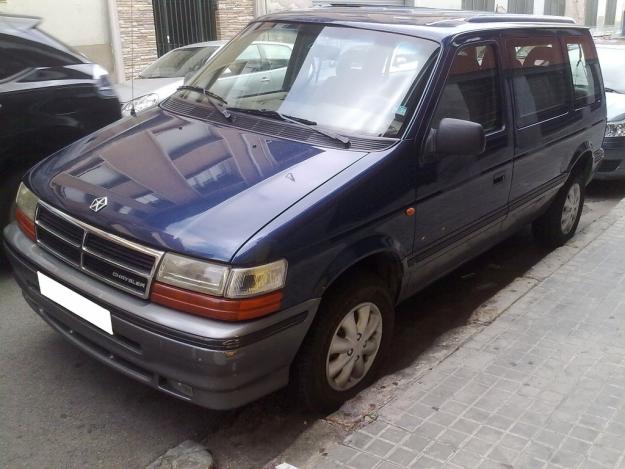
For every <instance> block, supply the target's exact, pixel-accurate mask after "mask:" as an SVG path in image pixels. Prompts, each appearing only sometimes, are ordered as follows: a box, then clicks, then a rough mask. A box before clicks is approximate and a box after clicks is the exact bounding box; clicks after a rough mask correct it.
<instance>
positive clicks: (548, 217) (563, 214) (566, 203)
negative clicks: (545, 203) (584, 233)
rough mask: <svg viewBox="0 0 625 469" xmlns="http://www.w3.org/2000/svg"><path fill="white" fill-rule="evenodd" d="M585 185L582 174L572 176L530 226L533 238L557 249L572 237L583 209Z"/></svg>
mask: <svg viewBox="0 0 625 469" xmlns="http://www.w3.org/2000/svg"><path fill="white" fill-rule="evenodd" d="M585 192H586V185H585V184H584V177H583V175H582V174H577V175H573V176H571V177H570V178H569V180H568V181H567V182H566V184H565V185H564V186H563V187H562V189H560V191H559V192H558V194H557V195H556V198H555V199H554V201H553V203H552V204H551V206H550V207H549V210H547V211H546V212H545V213H544V214H543V215H541V216H540V218H538V219H537V220H536V221H535V222H534V224H533V225H532V228H533V231H534V236H535V237H536V238H537V239H538V241H540V242H541V244H544V245H545V246H547V247H549V248H557V247H559V246H562V245H563V244H564V243H566V242H567V241H568V240H569V239H571V238H572V237H573V235H574V234H575V231H576V230H577V225H579V220H580V218H581V216H582V209H583V207H584V197H585Z"/></svg>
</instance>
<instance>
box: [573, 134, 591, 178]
mask: <svg viewBox="0 0 625 469" xmlns="http://www.w3.org/2000/svg"><path fill="white" fill-rule="evenodd" d="M593 162H594V157H593V150H592V146H591V144H590V142H584V143H582V144H581V145H580V146H579V147H578V148H577V150H576V151H575V153H574V154H573V156H572V157H571V160H570V161H569V165H568V168H567V172H568V173H569V174H571V175H577V174H579V173H580V172H581V173H582V174H584V181H585V182H586V184H588V183H589V182H590V180H591V178H592V168H593Z"/></svg>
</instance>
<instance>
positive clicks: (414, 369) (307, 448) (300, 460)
mask: <svg viewBox="0 0 625 469" xmlns="http://www.w3.org/2000/svg"><path fill="white" fill-rule="evenodd" d="M622 217H625V199H623V200H622V201H620V202H619V203H618V204H617V205H616V206H615V207H614V208H612V209H611V210H610V211H609V212H608V213H607V214H606V215H605V216H603V217H602V218H600V219H599V220H596V221H594V222H592V223H591V224H590V225H589V226H587V227H586V228H585V229H583V230H582V231H580V232H578V233H577V234H576V236H575V237H574V238H573V239H572V240H571V241H569V243H567V244H566V245H564V246H562V247H560V248H558V249H556V250H554V251H552V252H551V253H549V254H547V255H546V256H545V257H544V258H543V259H541V260H540V261H539V262H538V263H536V264H535V265H534V266H532V268H530V269H529V270H528V271H527V272H525V273H524V274H523V275H522V276H520V277H517V278H516V279H514V280H513V281H512V282H511V283H509V284H508V285H507V286H505V287H504V288H502V289H501V290H499V291H498V292H497V293H496V294H495V295H494V296H493V297H491V298H490V299H488V300H486V301H485V302H484V303H482V304H481V305H480V306H478V307H477V308H476V309H475V310H474V311H473V313H472V314H471V316H470V317H469V319H468V321H467V323H466V325H464V326H461V327H459V328H456V329H452V330H450V331H447V332H445V333H444V334H442V335H441V336H440V337H439V338H438V339H437V341H436V342H435V343H434V344H433V345H432V346H431V347H430V348H429V349H428V350H427V351H426V352H425V353H424V354H423V355H422V356H420V357H419V358H418V359H417V360H416V361H415V362H414V363H413V364H412V365H411V366H410V367H408V368H405V369H403V370H400V371H398V372H395V373H393V374H390V375H386V376H384V377H382V378H380V379H379V380H378V381H377V382H375V383H374V384H373V385H371V386H370V387H369V388H367V389H365V390H364V391H362V392H361V393H360V394H358V395H357V396H356V397H354V398H353V399H351V400H350V401H348V402H346V403H345V404H344V405H343V406H342V407H341V408H340V409H339V410H337V411H336V412H334V413H333V414H330V415H329V416H327V417H325V418H324V419H320V420H318V421H317V422H315V423H314V424H313V425H311V427H310V428H309V429H308V430H307V431H306V432H304V433H303V434H302V435H300V436H299V437H298V439H296V440H295V441H294V442H293V444H292V445H291V446H290V447H289V448H287V449H286V450H285V451H284V452H283V453H282V454H280V455H279V456H277V457H276V458H274V460H273V461H271V462H270V463H269V464H267V465H265V468H266V469H269V468H275V467H277V465H278V464H279V463H286V461H289V463H290V464H289V463H287V464H289V466H290V465H292V464H295V465H296V466H297V467H300V468H301V469H304V468H308V467H311V468H312V467H315V464H314V461H312V460H313V459H315V458H314V456H317V455H319V454H323V453H326V452H327V449H328V448H329V447H331V446H334V445H336V444H340V443H341V441H343V440H344V439H345V437H347V435H348V434H349V433H351V432H353V431H355V430H357V429H358V428H360V427H362V426H364V425H366V424H368V423H370V422H371V421H374V420H376V419H377V414H378V411H379V410H380V409H381V408H382V407H384V406H386V405H387V404H389V403H390V402H392V401H393V400H395V399H396V398H397V397H398V396H399V395H400V394H402V391H404V390H407V389H408V388H409V387H410V386H411V385H413V384H414V383H415V382H417V381H419V380H420V379H422V378H423V377H424V376H425V375H426V374H428V373H429V372H430V371H432V370H433V369H434V368H435V367H437V366H438V365H440V364H441V363H442V362H444V361H445V360H446V359H447V358H449V357H451V356H452V355H453V354H454V353H455V352H456V351H458V350H459V349H460V348H461V347H463V346H466V345H467V344H468V343H469V342H470V341H471V340H472V339H473V338H474V337H475V336H476V335H478V334H480V333H481V332H482V331H483V330H484V329H485V328H486V327H487V326H488V325H490V324H491V323H492V322H493V321H495V320H496V319H497V318H498V317H499V316H501V315H502V314H503V313H504V312H505V311H506V310H508V309H509V308H510V307H511V306H512V305H514V304H515V303H516V302H517V301H519V300H520V299H521V298H523V297H524V296H525V295H527V294H528V293H529V292H530V291H531V290H533V289H534V288H535V287H536V286H537V285H540V284H541V283H542V282H543V281H544V280H546V279H547V278H549V277H550V276H551V275H553V273H554V272H556V271H557V270H558V269H560V268H561V267H563V266H564V265H566V264H567V263H568V262H570V261H571V260H572V259H573V258H574V257H575V256H576V255H577V254H578V253H580V252H581V251H583V250H584V249H585V248H586V247H587V246H588V245H589V244H591V243H592V242H593V241H594V240H595V239H597V238H598V237H600V236H601V235H602V234H603V233H604V232H605V231H606V230H607V229H608V228H609V227H610V226H612V225H613V224H614V223H615V221H617V220H619V219H620V218H622ZM311 463H312V465H311ZM287 467H288V466H287ZM291 467H294V466H291Z"/></svg>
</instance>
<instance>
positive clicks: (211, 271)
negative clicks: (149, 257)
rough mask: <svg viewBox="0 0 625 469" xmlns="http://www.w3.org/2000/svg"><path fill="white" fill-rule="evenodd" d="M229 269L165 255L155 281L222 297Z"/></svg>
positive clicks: (182, 257) (173, 255)
mask: <svg viewBox="0 0 625 469" xmlns="http://www.w3.org/2000/svg"><path fill="white" fill-rule="evenodd" d="M229 272H230V268H229V267H226V266H223V265H219V264H213V263H209V262H204V261H199V260H195V259H191V258H189V257H185V256H179V255H178V254H172V253H167V254H165V256H164V257H163V261H162V262H161V265H160V267H159V269H158V274H157V276H156V280H157V281H159V282H163V283H167V284H169V285H173V286H174V287H180V288H184V289H186V290H192V291H196V292H199V293H206V294H209V295H215V296H222V295H223V293H224V288H225V286H226V279H227V278H228V274H229Z"/></svg>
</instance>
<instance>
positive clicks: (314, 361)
mask: <svg viewBox="0 0 625 469" xmlns="http://www.w3.org/2000/svg"><path fill="white" fill-rule="evenodd" d="M394 314H395V313H394V311H393V305H392V302H391V300H390V297H389V295H388V291H387V289H386V288H385V286H384V282H383V281H382V279H380V278H378V277H376V276H373V275H357V276H352V277H350V279H349V280H347V281H342V282H341V283H340V284H338V285H336V286H335V287H334V288H333V289H332V291H331V292H329V294H328V296H327V297H326V298H324V299H323V301H322V304H321V306H320V308H319V311H318V312H317V317H316V318H315V321H314V322H313V324H312V326H311V330H310V331H309V334H308V336H307V337H306V339H305V341H304V344H303V345H302V348H301V350H300V352H299V354H298V356H297V359H296V361H295V363H294V366H293V382H294V384H295V386H296V387H297V392H298V394H299V396H300V397H301V398H302V399H303V401H304V404H305V405H306V406H307V407H308V408H310V409H312V410H315V411H319V412H331V411H333V410H335V409H336V408H337V407H338V406H340V405H341V403H343V402H344V401H346V400H348V399H350V398H351V397H353V396H354V395H356V394H357V393H358V392H359V391H361V390H362V389H364V388H365V387H367V386H368V385H369V384H371V382H372V381H373V380H374V379H375V377H376V376H377V374H378V372H379V370H380V367H381V365H382V363H383V360H384V358H385V356H386V354H387V352H388V348H389V346H390V341H391V337H392V334H393V324H394Z"/></svg>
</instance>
